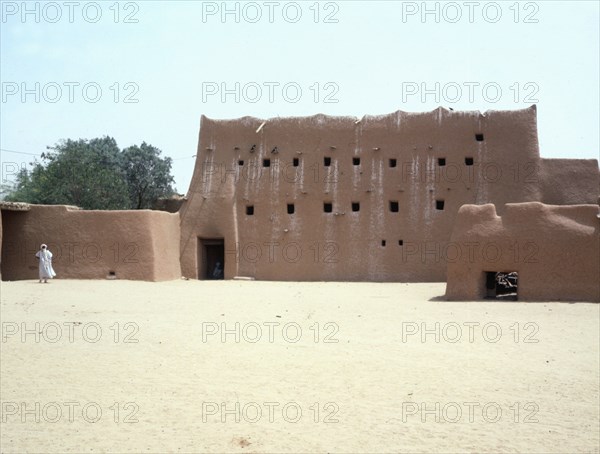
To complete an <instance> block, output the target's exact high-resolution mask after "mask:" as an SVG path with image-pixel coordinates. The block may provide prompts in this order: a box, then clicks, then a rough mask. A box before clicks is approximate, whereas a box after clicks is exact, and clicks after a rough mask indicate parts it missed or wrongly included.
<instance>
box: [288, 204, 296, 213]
mask: <svg viewBox="0 0 600 454" xmlns="http://www.w3.org/2000/svg"><path fill="white" fill-rule="evenodd" d="M294 210H295V208H294V204H293V203H288V204H287V212H288V214H294Z"/></svg>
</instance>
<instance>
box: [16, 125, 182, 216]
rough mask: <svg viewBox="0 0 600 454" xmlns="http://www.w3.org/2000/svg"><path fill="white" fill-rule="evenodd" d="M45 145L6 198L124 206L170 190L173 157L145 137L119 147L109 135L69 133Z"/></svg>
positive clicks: (138, 205) (142, 204)
mask: <svg viewBox="0 0 600 454" xmlns="http://www.w3.org/2000/svg"><path fill="white" fill-rule="evenodd" d="M48 150H49V151H48V152H45V153H42V155H41V159H42V162H37V161H36V162H34V163H33V169H32V170H31V171H27V170H26V169H21V171H20V172H19V174H18V175H17V181H16V187H15V189H14V190H13V191H12V192H10V193H9V195H8V196H6V197H5V200H7V201H14V202H28V203H36V204H47V205H50V204H55V205H76V206H79V207H81V208H84V209H88V210H124V209H143V208H150V207H151V206H152V204H153V203H154V201H155V200H156V199H158V198H159V197H169V196H171V195H172V194H173V192H174V191H173V188H172V186H171V185H172V183H173V182H174V180H173V177H172V176H171V162H172V161H171V158H161V157H160V154H161V151H160V150H159V149H158V148H156V147H153V146H152V145H149V144H146V143H145V142H144V143H142V145H141V146H139V147H138V146H137V145H135V146H132V147H128V148H126V149H124V150H123V151H121V150H120V149H119V147H118V146H117V143H116V141H115V139H113V138H112V137H108V136H107V137H102V138H96V139H91V140H83V139H79V140H71V139H67V140H64V141H61V142H60V143H59V144H56V145H55V146H54V147H48Z"/></svg>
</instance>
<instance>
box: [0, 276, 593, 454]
mask: <svg viewBox="0 0 600 454" xmlns="http://www.w3.org/2000/svg"><path fill="white" fill-rule="evenodd" d="M0 290H1V300H0V301H1V306H0V309H1V312H0V315H1V322H2V343H1V364H2V366H1V376H0V380H1V382H0V385H1V387H0V389H1V391H0V393H1V394H0V398H1V401H2V423H1V425H0V428H1V434H0V435H1V436H0V438H1V445H0V448H1V451H2V452H3V453H20V452H37V453H46V452H48V453H50V452H52V453H58V452H149V453H159V452H160V453H162V452H190V453H191V452H194V453H195V452H214V453H217V452H232V453H239V452H244V453H246V452H267V453H275V452H330V453H342V452H343V453H350V452H427V453H428V452H439V453H448V452H507V453H513V452H536V453H540V452H543V453H565V452H593V453H598V452H599V444H600V436H599V431H600V426H599V424H600V418H599V380H600V375H599V357H600V355H599V308H600V306H599V305H598V304H586V303H577V304H562V303H514V302H512V303H509V302H502V303H495V302H488V303H460V302H459V303H449V302H445V301H442V300H440V298H439V297H440V296H441V295H443V293H444V290H445V284H437V283H436V284H374V283H354V284H346V283H284V282H242V281H221V282H200V281H183V280H182V281H172V282H164V283H147V282H132V281H72V280H56V281H54V282H52V283H50V284H48V285H43V284H38V283H37V281H20V282H2V283H1V287H0Z"/></svg>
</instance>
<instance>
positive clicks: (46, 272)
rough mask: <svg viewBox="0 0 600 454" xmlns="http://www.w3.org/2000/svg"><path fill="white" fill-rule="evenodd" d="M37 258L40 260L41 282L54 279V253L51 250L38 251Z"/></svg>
mask: <svg viewBox="0 0 600 454" xmlns="http://www.w3.org/2000/svg"><path fill="white" fill-rule="evenodd" d="M35 256H36V257H37V258H39V259H40V267H39V270H40V280H41V279H52V278H53V277H54V276H56V273H55V272H54V269H53V268H52V252H50V251H49V250H47V249H46V250H45V251H44V250H40V251H37V252H36V254H35Z"/></svg>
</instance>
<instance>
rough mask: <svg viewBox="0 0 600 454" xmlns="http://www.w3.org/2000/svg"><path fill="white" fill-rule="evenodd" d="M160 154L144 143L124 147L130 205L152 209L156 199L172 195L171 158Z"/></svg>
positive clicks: (124, 167) (124, 164)
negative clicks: (162, 156)
mask: <svg viewBox="0 0 600 454" xmlns="http://www.w3.org/2000/svg"><path fill="white" fill-rule="evenodd" d="M160 153H161V151H160V150H159V149H158V148H156V147H153V146H152V145H148V144H147V143H146V142H142V145H140V146H139V147H138V146H137V145H134V146H132V147H128V148H125V149H124V150H123V169H124V171H125V178H126V180H127V186H128V188H129V201H130V206H131V207H132V208H135V209H137V210H139V209H143V208H151V207H152V204H153V203H154V202H155V201H156V200H157V199H158V198H160V197H169V196H171V195H173V193H174V191H173V187H172V186H171V184H172V183H173V182H174V180H173V177H172V176H171V163H172V160H171V158H161V157H160Z"/></svg>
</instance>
